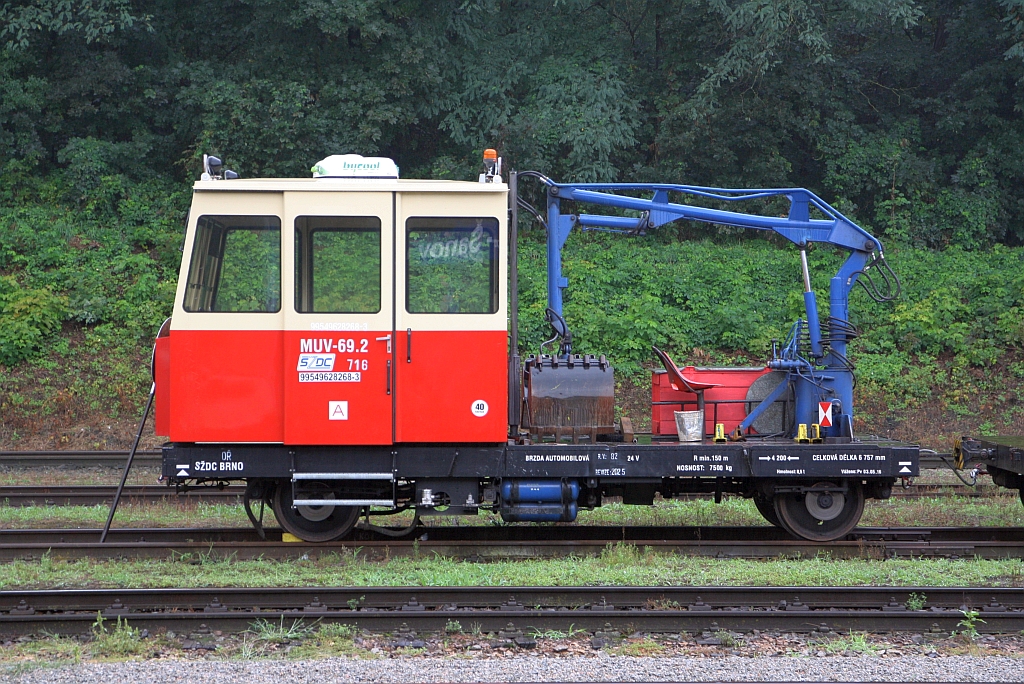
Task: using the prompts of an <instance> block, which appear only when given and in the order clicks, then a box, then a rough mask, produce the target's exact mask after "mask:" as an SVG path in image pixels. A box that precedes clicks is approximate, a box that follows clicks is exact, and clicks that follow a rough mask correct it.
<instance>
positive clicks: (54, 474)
mask: <svg viewBox="0 0 1024 684" xmlns="http://www.w3.org/2000/svg"><path fill="white" fill-rule="evenodd" d="M159 477H160V469H159V468H154V467H150V466H135V467H133V468H132V469H131V470H130V471H129V472H128V484H132V485H153V484H160V483H159V482H158V481H157V478H159ZM120 481H121V469H120V468H106V467H95V468H90V467H85V468H77V467H75V468H43V467H40V468H22V467H20V466H0V486H2V487H16V486H22V487H26V486H35V487H45V486H50V487H60V486H71V485H111V486H113V485H116V484H117V483H118V482H120Z"/></svg>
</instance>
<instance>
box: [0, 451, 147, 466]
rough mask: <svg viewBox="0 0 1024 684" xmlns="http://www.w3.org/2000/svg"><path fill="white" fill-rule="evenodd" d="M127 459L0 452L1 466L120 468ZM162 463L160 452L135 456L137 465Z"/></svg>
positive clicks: (121, 455) (113, 454) (123, 455)
mask: <svg viewBox="0 0 1024 684" xmlns="http://www.w3.org/2000/svg"><path fill="white" fill-rule="evenodd" d="M127 458H128V452H127V451H0V466H6V467H19V468H22V467H35V468H38V467H61V468H119V467H122V466H124V462H125V459H127ZM162 463H163V457H162V454H161V452H160V451H156V450H151V451H139V452H137V453H136V454H135V465H140V466H141V465H144V466H153V467H159V466H160V465H161V464H162Z"/></svg>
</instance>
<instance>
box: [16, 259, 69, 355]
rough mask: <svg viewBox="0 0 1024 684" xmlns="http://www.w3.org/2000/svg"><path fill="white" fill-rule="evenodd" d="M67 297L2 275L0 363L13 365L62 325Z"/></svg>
mask: <svg viewBox="0 0 1024 684" xmlns="http://www.w3.org/2000/svg"><path fill="white" fill-rule="evenodd" d="M66 306H67V300H66V299H65V298H63V297H58V296H56V295H54V294H53V293H52V292H51V291H50V290H48V289H46V288H40V289H34V290H27V289H23V288H21V287H19V286H18V282H17V281H16V280H15V279H14V277H13V276H4V277H0V364H4V365H8V366H13V365H14V364H16V363H18V362H19V361H23V360H24V359H26V358H28V357H29V356H31V355H32V354H34V353H36V352H37V351H39V350H40V349H41V348H42V345H43V342H44V341H45V339H46V338H47V337H48V336H49V335H52V334H53V333H54V332H56V331H57V330H59V329H60V323H61V320H63V318H64V314H65V310H66Z"/></svg>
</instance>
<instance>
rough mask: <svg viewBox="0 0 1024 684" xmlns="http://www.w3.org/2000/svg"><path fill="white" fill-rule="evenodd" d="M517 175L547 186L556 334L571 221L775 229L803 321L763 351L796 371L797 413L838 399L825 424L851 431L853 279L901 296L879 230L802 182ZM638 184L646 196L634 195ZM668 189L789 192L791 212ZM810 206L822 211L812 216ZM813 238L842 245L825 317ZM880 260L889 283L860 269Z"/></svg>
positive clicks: (805, 416) (589, 226) (590, 225)
mask: <svg viewBox="0 0 1024 684" xmlns="http://www.w3.org/2000/svg"><path fill="white" fill-rule="evenodd" d="M519 175H521V176H526V175H529V176H532V177H535V178H537V179H539V180H540V181H541V182H542V183H543V184H544V185H545V188H546V190H547V212H546V213H547V216H546V219H547V220H546V222H545V223H546V227H547V267H548V308H549V309H550V310H551V312H552V315H550V316H549V320H550V321H552V326H553V327H554V328H555V332H556V334H559V335H564V334H566V333H567V332H568V330H567V326H566V325H565V323H564V318H562V291H563V290H564V289H565V288H566V287H568V284H569V283H568V280H567V279H566V278H565V277H564V276H563V275H562V247H563V246H564V245H565V241H566V240H567V239H568V237H569V234H570V233H571V232H572V229H573V228H574V227H577V226H578V227H579V228H580V229H581V230H584V231H586V230H599V231H610V232H620V233H631V234H639V233H642V232H643V231H645V230H647V229H649V228H656V227H658V226H662V225H665V224H667V223H671V222H672V221H678V220H681V219H685V220H691V221H701V222H704V223H713V224H719V225H726V226H734V227H738V228H748V229H752V230H766V231H772V232H774V233H776V234H777V235H779V236H781V237H783V238H785V239H786V240H788V241H790V242H792V243H793V244H794V245H796V246H797V247H799V248H800V250H801V263H802V266H803V280H804V306H805V309H806V321H797V322H796V323H795V324H794V328H793V332H792V333H791V338H792V343H791V344H790V345H787V347H786V349H784V350H783V352H782V355H781V356H776V357H775V358H773V359H772V360H771V361H769V364H768V366H769V367H770V368H773V369H775V370H779V371H785V372H786V373H787V374H788V376H787V377H789V378H791V379H793V380H794V385H795V387H796V394H797V412H798V416H799V418H800V419H801V420H805V421H806V422H808V423H811V422H814V420H815V417H814V416H815V411H816V410H817V406H818V404H822V405H825V404H827V403H828V402H829V401H834V402H835V404H836V408H837V409H838V410H837V411H836V413H837V417H838V418H839V419H840V420H841V421H842V422H843V423H844V425H843V426H838V425H837V426H836V428H834V429H831V430H828V432H829V433H832V434H852V418H853V367H852V366H851V365H850V363H849V361H848V360H847V358H846V347H847V342H848V341H849V340H850V339H852V337H853V336H854V334H855V332H854V331H855V329H854V328H853V326H851V325H850V324H849V322H848V321H849V296H850V292H851V290H852V289H853V287H854V285H856V284H857V282H858V279H859V278H862V277H863V278H864V280H865V281H866V283H865V282H862V283H861V284H862V285H864V287H865V289H866V290H867V291H868V294H869V295H870V296H871V297H872V298H873V299H875V300H876V301H888V300H891V299H895V298H896V297H897V296H899V280H898V279H897V278H896V277H895V274H893V273H892V270H891V269H889V267H888V265H887V264H886V263H885V256H884V253H883V251H882V243H881V242H879V240H878V239H877V238H875V237H874V236H873V235H871V234H870V233H868V232H867V231H866V230H864V229H863V228H861V227H860V226H858V225H857V224H856V223H854V222H853V221H851V220H850V219H848V218H846V217H845V216H843V215H842V214H841V213H840V212H839V211H837V210H836V209H835V208H833V207H832V206H831V205H829V204H828V203H827V202H825V201H824V200H822V199H821V198H820V197H818V196H817V195H815V194H814V193H812V192H811V191H809V190H806V189H804V188H776V189H752V190H745V189H729V188H710V187H701V186H694V185H676V184H660V183H556V182H554V181H553V180H551V179H550V178H547V177H546V176H544V175H542V174H540V173H536V172H525V173H523V174H519ZM516 187H518V185H516ZM641 193H643V194H647V195H648V196H647V197H638V196H636V195H638V194H641ZM670 196H676V197H678V196H683V197H693V198H703V199H709V200H714V201H717V202H724V203H736V204H737V205H740V204H742V203H743V202H750V201H755V200H766V199H772V198H785V199H786V200H788V202H789V212H788V214H787V215H786V216H765V215H763V214H755V213H746V212H743V211H729V210H723V209H711V208H707V207H701V206H696V205H693V204H683V203H680V202H678V201H676V202H673V201H670ZM514 201H515V202H516V203H517V205H519V206H524V207H526V208H527V209H528V210H529V211H530V212H531V213H533V214H534V216H535V217H537V218H538V219H542V217H541V214H540V212H537V211H536V210H534V209H533V208H532V207H529V206H528V205H526V204H525V203H523V202H522V201H521V200H519V198H518V197H516V198H514ZM563 201H571V202H578V203H581V204H587V205H592V206H598V207H609V208H611V209H617V210H623V209H624V210H632V211H639V212H641V214H640V216H639V217H635V216H634V217H628V216H619V215H612V214H587V213H580V214H573V213H563V212H562V202H563ZM812 208H813V209H814V210H815V214H816V215H820V216H821V218H811V210H812ZM811 243H819V244H828V245H833V246H835V247H838V248H840V249H844V250H846V251H847V253H848V255H847V258H846V260H845V261H844V262H843V264H842V266H840V268H839V271H838V272H837V273H836V274H835V275H834V276H833V277H832V278H831V280H830V283H829V318H828V321H827V322H826V325H825V326H822V325H821V324H820V322H819V320H818V310H817V309H818V307H817V300H816V298H815V293H814V291H813V289H812V288H811V280H810V274H809V272H808V269H807V260H806V254H805V250H806V248H807V246H808V245H810V244H811ZM876 264H878V265H879V270H880V272H881V274H882V283H881V284H882V286H883V287H887V289H888V291H887V292H881V291H880V289H879V287H877V286H876V284H875V283H874V282H873V281H872V280H871V277H870V276H868V275H866V274H867V271H868V270H869V269H871V268H872V267H873V266H875V265H876ZM823 328H824V332H823ZM803 335H806V338H807V341H808V343H809V345H808V346H809V349H808V350H807V351H801V350H800V349H801V345H800V340H801V339H803V337H802V336H803ZM822 373H824V374H822ZM822 402H824V403H822ZM770 403H771V402H770V401H766V402H763V403H762V405H761V406H759V407H758V408H757V409H755V410H754V411H753V412H751V414H750V415H749V416H748V418H747V420H745V421H744V423H743V424H742V425H741V427H742V428H743V429H746V428H747V427H748V426H749V424H750V422H751V421H752V420H753V419H754V418H756V416H757V415H758V414H759V413H760V412H761V411H762V410H764V409H765V408H767V405H769V404H770Z"/></svg>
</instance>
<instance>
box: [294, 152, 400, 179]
mask: <svg viewBox="0 0 1024 684" xmlns="http://www.w3.org/2000/svg"><path fill="white" fill-rule="evenodd" d="M311 171H312V172H313V178H398V167H397V166H396V165H395V162H394V160H391V159H388V158H387V157H364V156H362V155H359V154H332V155H331V156H330V157H327V158H326V159H321V160H320V161H319V162H317V163H316V165H315V166H314V167H313V168H312V169H311Z"/></svg>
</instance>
